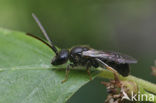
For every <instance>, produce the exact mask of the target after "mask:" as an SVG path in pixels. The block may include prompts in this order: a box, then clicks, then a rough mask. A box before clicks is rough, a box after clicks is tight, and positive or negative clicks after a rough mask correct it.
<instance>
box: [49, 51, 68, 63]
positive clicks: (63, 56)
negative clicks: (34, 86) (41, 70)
mask: <svg viewBox="0 0 156 103" xmlns="http://www.w3.org/2000/svg"><path fill="white" fill-rule="evenodd" d="M68 57H69V51H68V50H64V49H63V50H61V51H60V52H59V53H58V55H56V56H55V57H54V58H53V60H52V62H51V64H53V65H61V64H64V63H66V62H67V61H68Z"/></svg>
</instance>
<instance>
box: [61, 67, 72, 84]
mask: <svg viewBox="0 0 156 103" xmlns="http://www.w3.org/2000/svg"><path fill="white" fill-rule="evenodd" d="M70 67H71V64H69V65H68V66H67V68H66V76H65V79H64V80H62V82H61V83H64V82H66V81H67V80H68V75H69V72H70Z"/></svg>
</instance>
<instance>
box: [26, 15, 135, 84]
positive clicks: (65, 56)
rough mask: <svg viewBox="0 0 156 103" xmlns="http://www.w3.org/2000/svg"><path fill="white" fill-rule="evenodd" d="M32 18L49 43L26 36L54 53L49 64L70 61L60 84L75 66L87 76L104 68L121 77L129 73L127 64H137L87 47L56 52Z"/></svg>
mask: <svg viewBox="0 0 156 103" xmlns="http://www.w3.org/2000/svg"><path fill="white" fill-rule="evenodd" d="M32 16H33V18H34V20H35V21H36V23H37V24H38V26H39V28H40V29H41V31H42V33H43V35H44V36H45V38H46V39H47V41H48V42H49V43H47V42H45V41H44V40H42V39H40V38H39V37H37V36H34V35H32V34H28V35H29V36H32V37H34V38H36V39H38V40H40V41H42V42H43V43H44V44H46V45H47V46H49V47H50V48H51V49H52V51H53V52H55V54H56V55H55V56H54V57H53V59H52V61H51V64H52V65H62V64H65V63H67V61H70V64H68V65H67V68H66V76H65V79H64V80H63V81H62V83H63V82H65V81H67V79H68V74H69V71H70V69H71V68H74V67H77V66H84V67H86V70H87V72H88V74H89V75H90V68H91V67H94V68H97V67H102V68H104V67H105V68H106V69H108V70H110V71H112V72H114V73H119V74H121V75H122V76H128V75H129V73H130V68H129V64H133V63H137V60H136V59H134V58H133V57H131V56H128V55H125V54H121V53H117V52H110V51H100V50H96V49H93V48H89V47H87V46H75V47H73V48H71V49H61V50H58V49H57V48H56V47H55V45H54V44H53V42H52V41H51V39H50V38H49V36H48V34H47V33H46V31H45V29H44V27H43V26H42V24H41V22H40V21H39V19H38V18H37V16H36V15H35V14H32Z"/></svg>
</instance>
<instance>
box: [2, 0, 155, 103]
mask: <svg viewBox="0 0 156 103" xmlns="http://www.w3.org/2000/svg"><path fill="white" fill-rule="evenodd" d="M32 12H33V13H35V14H36V15H37V16H38V18H39V19H40V21H41V22H42V24H43V25H44V27H45V28H46V30H47V32H48V34H49V35H50V37H51V39H52V40H53V42H54V43H55V45H57V46H58V47H61V48H71V47H72V46H74V45H80V44H85V45H89V46H91V47H92V48H96V49H100V50H110V51H117V52H122V53H126V54H128V55H131V56H133V57H135V58H136V59H138V61H139V62H138V64H136V65H132V66H131V68H132V69H131V74H132V75H134V76H137V77H140V78H143V79H145V80H148V81H151V82H154V83H156V79H155V78H154V77H153V76H152V75H151V69H150V68H151V66H153V65H154V60H155V59H156V1H155V0H138V1H136V0H121V1H118V0H117V1H115V0H77V1H75V0H0V27H3V28H8V29H13V30H18V31H24V32H28V33H32V34H34V35H37V36H39V37H41V38H43V35H42V33H41V32H40V29H39V28H38V27H37V25H36V23H35V21H34V20H33V18H32V16H31V14H32ZM101 81H102V79H99V78H97V79H95V80H94V81H92V82H90V83H89V84H88V85H86V86H84V87H82V88H81V89H80V90H79V91H78V93H76V94H75V95H74V96H73V97H72V98H71V99H70V100H69V101H68V103H103V102H104V100H105V97H106V90H105V87H104V86H103V85H101V84H100V82H101ZM73 85H74V84H73Z"/></svg>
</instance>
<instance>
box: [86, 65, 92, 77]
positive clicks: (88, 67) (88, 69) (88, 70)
mask: <svg viewBox="0 0 156 103" xmlns="http://www.w3.org/2000/svg"><path fill="white" fill-rule="evenodd" d="M87 73H88V76H89V79H90V80H92V76H91V74H90V66H89V65H87Z"/></svg>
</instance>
